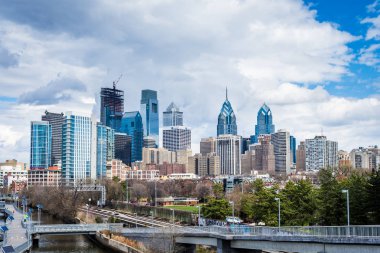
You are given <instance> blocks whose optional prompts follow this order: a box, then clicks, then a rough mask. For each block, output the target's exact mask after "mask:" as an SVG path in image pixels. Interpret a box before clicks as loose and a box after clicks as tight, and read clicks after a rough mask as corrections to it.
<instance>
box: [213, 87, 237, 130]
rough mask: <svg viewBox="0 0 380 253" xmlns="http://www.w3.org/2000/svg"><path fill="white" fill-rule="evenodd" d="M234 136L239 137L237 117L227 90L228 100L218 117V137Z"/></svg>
mask: <svg viewBox="0 0 380 253" xmlns="http://www.w3.org/2000/svg"><path fill="white" fill-rule="evenodd" d="M225 134H232V135H237V124H236V116H235V113H234V110H233V109H232V105H231V103H230V101H228V94H227V90H226V100H225V101H224V103H223V106H222V109H221V110H220V113H219V116H218V125H217V135H218V136H219V135H225Z"/></svg>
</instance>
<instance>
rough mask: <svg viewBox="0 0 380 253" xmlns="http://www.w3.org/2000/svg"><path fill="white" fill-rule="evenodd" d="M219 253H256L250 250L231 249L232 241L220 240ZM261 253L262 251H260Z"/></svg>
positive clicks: (218, 242)
mask: <svg viewBox="0 0 380 253" xmlns="http://www.w3.org/2000/svg"><path fill="white" fill-rule="evenodd" d="M216 252H217V253H249V252H251V253H252V252H256V251H252V250H248V249H234V248H231V241H229V240H223V239H218V241H217V246H216ZM258 252H261V251H258Z"/></svg>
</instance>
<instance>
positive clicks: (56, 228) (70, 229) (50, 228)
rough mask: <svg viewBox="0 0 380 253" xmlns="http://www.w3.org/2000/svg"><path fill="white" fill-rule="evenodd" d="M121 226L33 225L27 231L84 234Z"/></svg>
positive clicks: (120, 225)
mask: <svg viewBox="0 0 380 253" xmlns="http://www.w3.org/2000/svg"><path fill="white" fill-rule="evenodd" d="M122 226H123V224H60V225H34V226H31V228H30V229H29V233H30V234H48V233H86V232H96V231H100V230H111V229H117V228H120V227H122Z"/></svg>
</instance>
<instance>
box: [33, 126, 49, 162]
mask: <svg viewBox="0 0 380 253" xmlns="http://www.w3.org/2000/svg"><path fill="white" fill-rule="evenodd" d="M30 133H31V135H30V137H31V139H30V169H48V168H49V166H50V165H51V161H52V160H51V148H52V147H51V140H52V132H51V125H50V124H49V122H47V121H32V122H31V132H30Z"/></svg>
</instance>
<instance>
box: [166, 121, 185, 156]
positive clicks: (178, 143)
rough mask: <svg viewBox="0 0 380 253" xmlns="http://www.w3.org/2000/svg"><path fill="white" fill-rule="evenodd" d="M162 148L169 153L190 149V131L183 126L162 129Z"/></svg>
mask: <svg viewBox="0 0 380 253" xmlns="http://www.w3.org/2000/svg"><path fill="white" fill-rule="evenodd" d="M162 134H163V136H162V138H163V147H164V148H166V149H167V150H170V151H178V150H186V149H191V130H190V129H189V128H187V127H183V126H175V127H170V128H166V129H163V131H162Z"/></svg>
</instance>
